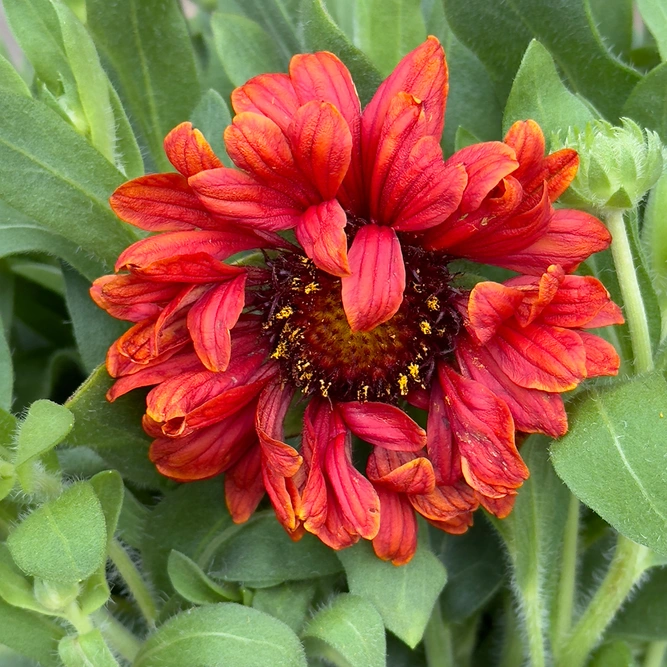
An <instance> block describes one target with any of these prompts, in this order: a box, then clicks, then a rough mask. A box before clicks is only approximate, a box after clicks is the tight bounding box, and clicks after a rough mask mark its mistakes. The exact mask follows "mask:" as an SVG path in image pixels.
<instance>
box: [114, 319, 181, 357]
mask: <svg viewBox="0 0 667 667" xmlns="http://www.w3.org/2000/svg"><path fill="white" fill-rule="evenodd" d="M157 338H158V340H157V343H158V345H159V347H160V350H159V352H158V350H157V349H156V329H155V323H154V322H151V321H150V320H145V321H143V322H139V323H137V324H135V325H134V326H133V327H132V328H130V329H128V330H127V331H126V332H125V333H124V334H123V335H122V336H121V337H120V338H119V339H118V341H117V342H116V346H117V349H118V351H119V352H120V354H122V355H123V356H125V357H128V358H129V359H132V361H134V362H135V363H137V364H148V363H149V362H150V361H152V360H153V359H155V358H156V357H157V356H158V354H159V355H160V356H162V355H164V354H166V353H167V352H170V351H171V352H172V353H173V352H176V350H178V349H180V348H182V347H183V346H185V345H187V343H189V342H190V340H189V335H188V330H187V327H186V326H185V318H184V317H180V318H177V319H173V320H172V321H170V322H169V324H168V325H166V326H164V327H162V328H161V330H160V332H159V336H158V337H157Z"/></svg>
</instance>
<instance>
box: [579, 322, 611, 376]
mask: <svg viewBox="0 0 667 667" xmlns="http://www.w3.org/2000/svg"><path fill="white" fill-rule="evenodd" d="M578 333H579V337H580V338H581V340H582V341H583V343H584V347H585V348H586V374H587V375H588V377H597V376H599V375H618V369H619V368H620V367H621V359H620V357H619V356H618V352H616V350H615V348H614V346H613V345H612V344H611V343H608V342H607V341H606V340H604V339H603V338H600V337H599V336H594V335H593V334H589V333H587V332H585V331H579V332H578Z"/></svg>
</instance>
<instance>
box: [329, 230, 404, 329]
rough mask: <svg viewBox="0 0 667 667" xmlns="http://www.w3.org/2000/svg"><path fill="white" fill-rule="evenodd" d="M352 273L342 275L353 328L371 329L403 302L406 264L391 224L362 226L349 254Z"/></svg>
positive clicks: (344, 299)
mask: <svg viewBox="0 0 667 667" xmlns="http://www.w3.org/2000/svg"><path fill="white" fill-rule="evenodd" d="M348 260H349V262H350V270H351V272H352V275H350V276H346V277H344V278H342V281H341V282H342V300H343V308H344V310H345V315H346V316H347V321H348V322H349V324H350V328H351V329H352V331H370V330H371V329H373V328H374V327H376V326H377V325H378V324H382V323H383V322H386V321H387V320H390V319H391V318H392V317H393V316H394V315H395V314H396V312H397V311H398V309H399V308H400V306H401V303H402V302H403V292H404V290H405V264H404V262H403V253H402V252H401V244H400V242H399V240H398V237H397V236H396V232H395V231H394V230H393V229H391V228H390V227H381V226H380V225H365V226H364V227H362V228H361V229H360V230H359V231H358V232H357V235H356V236H355V237H354V241H352V246H351V248H350V251H349V253H348Z"/></svg>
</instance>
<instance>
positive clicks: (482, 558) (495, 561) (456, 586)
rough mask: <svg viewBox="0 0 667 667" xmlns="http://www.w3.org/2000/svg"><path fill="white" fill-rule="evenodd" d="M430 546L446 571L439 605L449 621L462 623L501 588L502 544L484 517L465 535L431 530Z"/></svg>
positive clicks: (502, 567)
mask: <svg viewBox="0 0 667 667" xmlns="http://www.w3.org/2000/svg"><path fill="white" fill-rule="evenodd" d="M430 534H431V544H432V546H433V549H434V551H435V554H436V556H438V558H440V560H441V561H442V563H443V565H444V566H445V567H446V568H447V585H446V586H445V590H444V591H443V592H442V596H441V598H440V603H441V606H442V613H443V616H444V617H445V620H446V621H449V622H452V623H459V622H461V621H463V620H464V619H466V618H468V617H469V616H471V615H472V614H474V613H475V612H476V611H477V610H478V609H480V608H481V607H482V606H483V605H484V604H486V602H488V600H489V599H490V598H491V597H492V596H493V595H494V593H495V592H496V591H497V590H498V588H499V587H500V585H501V583H502V581H503V579H504V576H505V563H504V560H503V553H502V550H501V545H500V541H499V540H498V536H497V535H496V534H495V532H494V531H493V529H492V528H491V526H490V525H489V523H488V522H487V521H485V520H484V519H483V518H482V517H479V518H476V519H475V524H474V525H473V527H472V528H471V529H470V530H468V532H467V533H465V534H463V535H448V534H447V533H443V532H442V531H441V530H436V529H434V528H433V529H431V530H430Z"/></svg>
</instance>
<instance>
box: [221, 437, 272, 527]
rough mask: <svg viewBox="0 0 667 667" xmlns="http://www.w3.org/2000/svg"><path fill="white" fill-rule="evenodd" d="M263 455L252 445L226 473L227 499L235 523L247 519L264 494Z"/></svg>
mask: <svg viewBox="0 0 667 667" xmlns="http://www.w3.org/2000/svg"><path fill="white" fill-rule="evenodd" d="M261 469H262V456H261V450H260V448H259V447H257V446H255V447H250V448H249V449H248V451H247V452H246V453H245V454H244V455H243V456H242V457H241V458H240V459H239V460H238V461H237V462H236V463H234V464H233V465H232V466H231V467H230V468H229V469H228V470H227V471H226V473H225V501H226V502H227V509H229V513H230V514H231V516H232V521H233V522H234V523H244V522H245V521H247V520H248V519H249V518H250V517H251V516H252V514H253V513H254V511H255V510H256V509H257V505H259V502H260V501H261V499H262V496H263V495H264V481H263V479H262V473H261Z"/></svg>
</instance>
